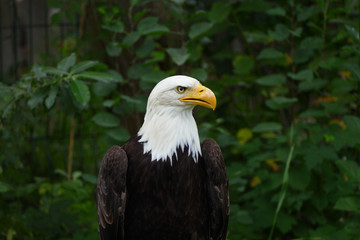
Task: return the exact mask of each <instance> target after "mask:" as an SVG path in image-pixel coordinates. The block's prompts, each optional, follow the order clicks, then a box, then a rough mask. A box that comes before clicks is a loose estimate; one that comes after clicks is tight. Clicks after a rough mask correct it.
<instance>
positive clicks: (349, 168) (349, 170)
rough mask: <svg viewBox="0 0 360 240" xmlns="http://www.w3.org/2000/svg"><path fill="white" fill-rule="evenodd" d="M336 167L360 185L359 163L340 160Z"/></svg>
mask: <svg viewBox="0 0 360 240" xmlns="http://www.w3.org/2000/svg"><path fill="white" fill-rule="evenodd" d="M336 166H337V167H338V168H339V169H340V171H341V172H342V173H344V174H346V176H347V177H348V178H349V180H352V181H355V182H357V183H358V184H359V183H360V166H359V164H358V163H356V162H355V161H351V160H347V161H344V160H338V161H336Z"/></svg>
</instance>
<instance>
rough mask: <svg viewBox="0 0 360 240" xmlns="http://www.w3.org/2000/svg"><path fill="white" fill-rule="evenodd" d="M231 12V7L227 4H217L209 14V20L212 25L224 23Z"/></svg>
mask: <svg viewBox="0 0 360 240" xmlns="http://www.w3.org/2000/svg"><path fill="white" fill-rule="evenodd" d="M230 11H231V6H230V5H229V4H227V3H225V2H215V3H214V4H213V5H212V6H211V11H210V12H209V20H210V22H212V23H219V22H223V21H224V20H225V19H226V18H227V16H228V15H229V13H230Z"/></svg>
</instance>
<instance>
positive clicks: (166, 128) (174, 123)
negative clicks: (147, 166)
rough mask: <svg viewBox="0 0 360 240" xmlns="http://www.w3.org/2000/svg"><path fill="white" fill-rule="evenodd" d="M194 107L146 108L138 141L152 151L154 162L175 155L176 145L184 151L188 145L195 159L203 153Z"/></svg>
mask: <svg viewBox="0 0 360 240" xmlns="http://www.w3.org/2000/svg"><path fill="white" fill-rule="evenodd" d="M192 109H193V107H192V106H188V107H185V108H184V107H181V108H179V107H175V106H164V105H162V106H161V107H157V109H155V106H153V108H150V109H147V112H146V114H145V119H144V124H143V125H142V127H141V128H140V130H139V132H138V135H139V136H141V138H140V140H139V142H143V143H144V154H145V153H147V152H150V153H151V160H152V161H155V160H156V161H166V160H167V159H169V160H170V163H171V164H172V157H173V156H174V154H175V156H176V159H177V148H180V149H181V150H182V151H184V149H185V147H186V146H187V147H188V149H189V150H188V154H189V155H192V157H193V159H194V161H195V162H197V161H198V156H199V155H201V148H200V140H199V134H198V129H197V126H196V122H195V119H194V117H193V115H192Z"/></svg>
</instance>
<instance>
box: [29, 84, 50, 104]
mask: <svg viewBox="0 0 360 240" xmlns="http://www.w3.org/2000/svg"><path fill="white" fill-rule="evenodd" d="M48 91H49V89H48V88H47V87H42V88H40V89H38V90H37V91H36V92H35V93H34V94H33V95H32V97H31V98H30V99H29V100H28V102H27V104H28V106H29V107H30V108H31V109H33V108H35V107H36V106H37V105H38V104H39V103H42V101H43V100H44V98H45V96H46V95H47V94H48Z"/></svg>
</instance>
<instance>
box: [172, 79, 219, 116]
mask: <svg viewBox="0 0 360 240" xmlns="http://www.w3.org/2000/svg"><path fill="white" fill-rule="evenodd" d="M179 100H180V101H182V102H185V103H187V104H191V105H200V106H203V107H207V108H211V109H212V110H215V107H216V97H215V94H214V93H213V92H212V91H211V90H210V89H209V88H207V87H205V86H203V85H201V84H199V85H197V86H196V87H194V88H189V89H188V90H187V91H186V92H185V96H184V97H182V98H180V99H179Z"/></svg>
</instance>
